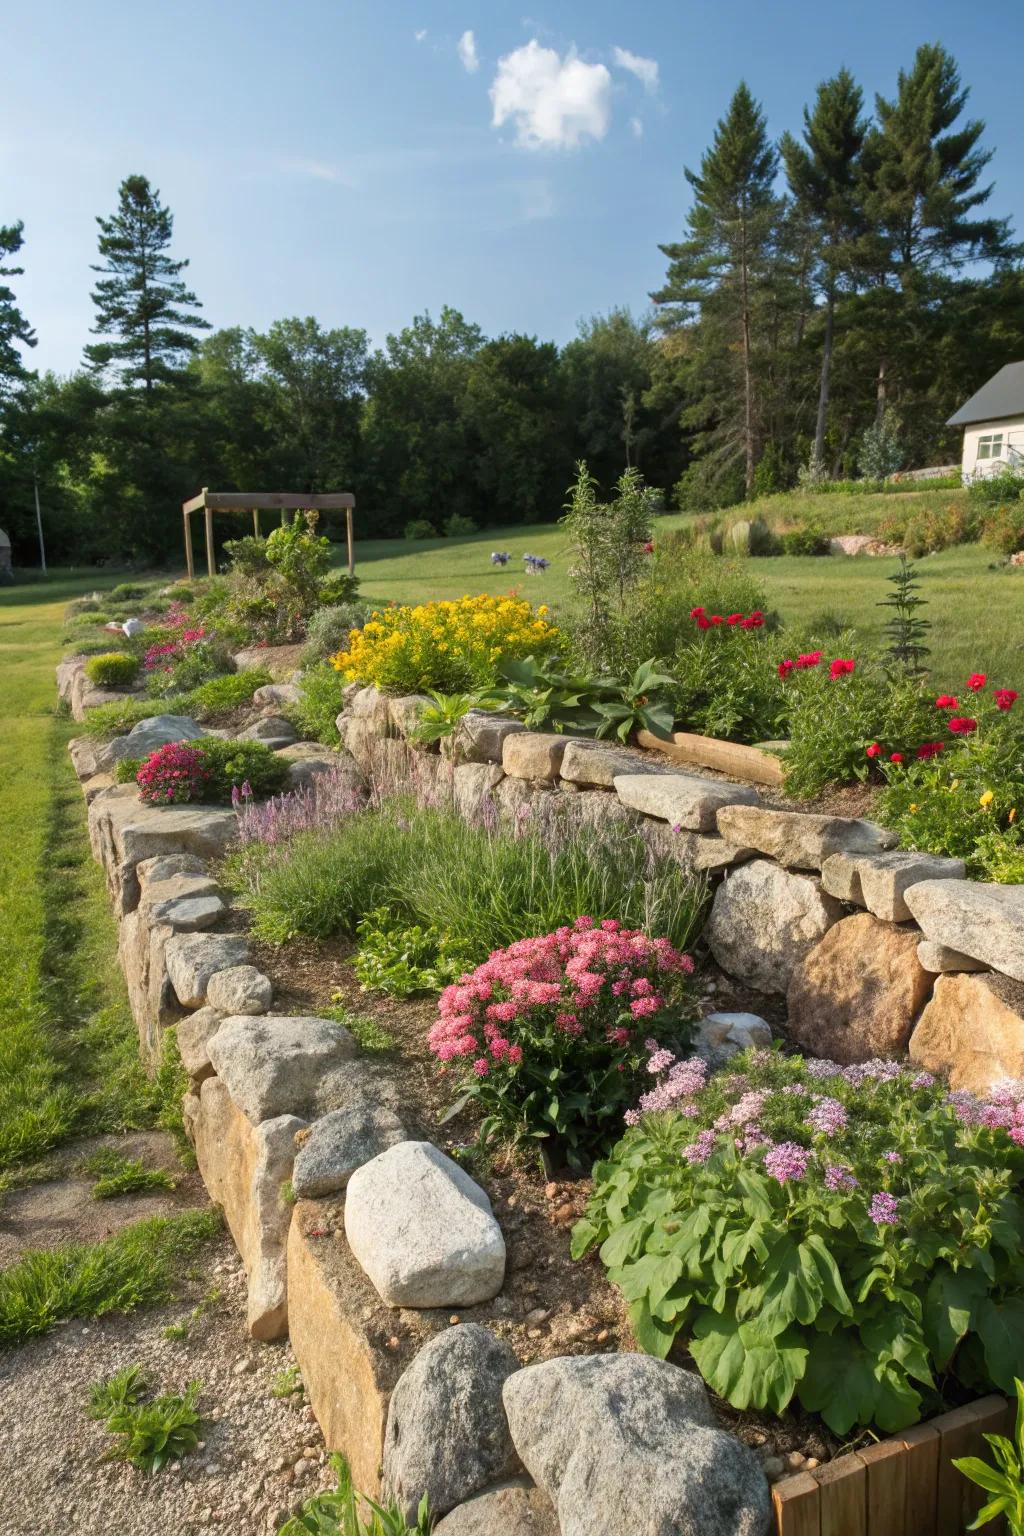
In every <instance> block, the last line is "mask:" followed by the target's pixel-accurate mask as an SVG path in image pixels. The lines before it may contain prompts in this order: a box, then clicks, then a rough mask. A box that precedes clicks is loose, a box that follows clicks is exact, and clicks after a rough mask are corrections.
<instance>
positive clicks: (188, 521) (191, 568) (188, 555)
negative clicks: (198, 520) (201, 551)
mask: <svg viewBox="0 0 1024 1536" xmlns="http://www.w3.org/2000/svg"><path fill="white" fill-rule="evenodd" d="M182 517H184V519H185V564H186V565H187V566H188V579H189V581H194V580H195V575H196V567H195V561H194V560H193V559H192V514H191V513H190V512H189V510H188V507H185V508H184V510H183V512H182Z"/></svg>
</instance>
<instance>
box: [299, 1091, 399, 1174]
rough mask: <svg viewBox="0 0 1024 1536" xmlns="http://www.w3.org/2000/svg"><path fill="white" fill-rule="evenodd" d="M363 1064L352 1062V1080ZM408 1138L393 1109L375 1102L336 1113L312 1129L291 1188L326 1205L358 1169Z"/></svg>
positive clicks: (354, 1104) (318, 1121) (351, 1105)
mask: <svg viewBox="0 0 1024 1536" xmlns="http://www.w3.org/2000/svg"><path fill="white" fill-rule="evenodd" d="M359 1065H360V1064H359V1063H358V1062H353V1064H352V1066H353V1075H354V1076H355V1077H356V1080H357V1082H361V1081H362V1079H361V1077H360V1076H359V1075H358V1074H356V1073H355V1068H356V1067H357V1066H359ZM407 1139H408V1138H407V1136H406V1133H405V1128H404V1126H403V1125H402V1122H401V1120H399V1118H398V1115H397V1114H396V1113H395V1111H394V1109H393V1108H392V1106H391V1105H390V1104H387V1103H377V1102H374V1101H373V1100H372V1099H367V1100H364V1101H363V1102H361V1103H353V1104H349V1105H347V1106H346V1107H345V1108H344V1109H333V1110H331V1112H330V1114H327V1115H322V1116H321V1118H320V1119H319V1120H317V1121H316V1122H315V1123H314V1125H313V1126H312V1128H311V1130H310V1132H309V1134H308V1136H306V1137H305V1138H304V1140H303V1142H302V1145H301V1147H300V1148H299V1151H298V1153H297V1155H296V1158H295V1172H294V1175H293V1178H292V1183H293V1185H294V1188H295V1193H296V1195H297V1196H298V1198H299V1199H300V1200H321V1199H323V1197H324V1196H325V1195H333V1194H336V1193H337V1191H338V1190H340V1189H344V1188H345V1187H346V1185H347V1184H348V1181H349V1179H350V1178H351V1177H352V1175H353V1174H354V1173H355V1171H356V1169H357V1168H361V1167H362V1166H363V1164H364V1163H369V1162H371V1161H372V1160H373V1159H374V1158H375V1157H379V1155H380V1154H381V1152H386V1151H387V1150H388V1148H389V1147H393V1146H396V1145H397V1143H398V1142H400V1141H406V1140H407Z"/></svg>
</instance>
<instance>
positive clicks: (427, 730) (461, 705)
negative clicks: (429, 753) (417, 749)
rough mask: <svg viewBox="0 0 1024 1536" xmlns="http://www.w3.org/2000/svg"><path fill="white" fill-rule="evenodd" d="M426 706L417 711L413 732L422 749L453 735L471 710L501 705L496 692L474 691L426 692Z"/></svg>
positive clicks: (499, 692)
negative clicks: (464, 716)
mask: <svg viewBox="0 0 1024 1536" xmlns="http://www.w3.org/2000/svg"><path fill="white" fill-rule="evenodd" d="M427 697H428V698H429V700H430V703H429V704H424V705H423V706H422V708H421V709H420V714H419V720H418V721H417V723H416V725H415V727H414V729H413V731H412V739H413V741H418V742H421V743H422V744H423V745H424V746H429V745H432V744H433V743H434V742H435V741H441V740H443V739H444V738H445V737H448V736H451V735H453V734H454V732H455V731H456V729H457V728H458V724H459V721H460V720H461V719H462V717H463V715H465V714H468V713H469V711H470V710H471V709H499V708H500V707H501V705H502V703H503V698H502V695H501V691H500V690H498V689H487V690H478V691H477V692H474V693H438V692H437V690H436V689H434V688H428V689H427Z"/></svg>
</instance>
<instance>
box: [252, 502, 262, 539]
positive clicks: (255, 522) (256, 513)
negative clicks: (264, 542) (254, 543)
mask: <svg viewBox="0 0 1024 1536" xmlns="http://www.w3.org/2000/svg"><path fill="white" fill-rule="evenodd" d="M252 531H253V533H254V534H255V535H256V537H257V538H259V536H260V509H259V507H253V509H252Z"/></svg>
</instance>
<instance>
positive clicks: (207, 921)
mask: <svg viewBox="0 0 1024 1536" xmlns="http://www.w3.org/2000/svg"><path fill="white" fill-rule="evenodd" d="M157 910H158V911H159V920H160V922H162V923H167V924H168V926H169V927H171V928H173V929H174V930H175V932H176V933H199V932H200V931H201V930H202V929H204V928H212V927H213V925H214V923H217V922H219V921H220V919H221V918H222V917H223V916H224V913H225V912H226V911H227V908H226V907H225V905H224V903H223V902H222V901H221V899H220V897H219V896H179V897H178V898H177V900H174V901H165V902H161V903H160V906H159V908H158V909H157ZM235 1011H236V1012H238V1011H240V1010H237V1009H236V1010H235Z"/></svg>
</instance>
